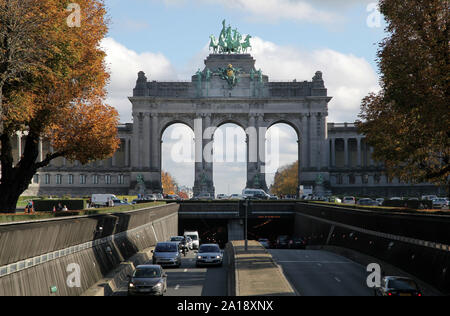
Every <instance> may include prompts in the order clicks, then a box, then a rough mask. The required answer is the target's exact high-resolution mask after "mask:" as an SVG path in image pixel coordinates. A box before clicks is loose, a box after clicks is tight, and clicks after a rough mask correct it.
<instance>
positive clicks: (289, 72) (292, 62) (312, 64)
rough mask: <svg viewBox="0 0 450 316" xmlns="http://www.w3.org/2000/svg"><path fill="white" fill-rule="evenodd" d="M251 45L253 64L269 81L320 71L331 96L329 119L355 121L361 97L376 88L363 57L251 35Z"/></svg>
mask: <svg viewBox="0 0 450 316" xmlns="http://www.w3.org/2000/svg"><path fill="white" fill-rule="evenodd" d="M252 46H253V51H252V52H251V54H252V55H253V57H254V58H255V59H256V66H257V67H258V68H261V69H262V71H263V72H264V73H265V74H267V75H268V76H269V79H270V80H272V81H273V80H283V81H292V80H293V79H297V80H298V81H304V80H308V81H310V80H311V78H312V77H313V76H314V74H315V72H316V71H318V70H320V71H322V72H323V76H324V80H325V85H326V87H327V88H328V95H330V96H333V100H332V101H331V103H330V107H329V109H330V112H329V114H330V116H329V121H330V122H344V121H348V122H352V121H354V120H355V119H356V118H357V114H358V113H359V106H360V104H361V100H362V98H363V97H364V96H366V95H367V94H368V93H369V92H371V91H377V90H378V89H379V85H378V76H377V74H376V72H375V70H374V69H373V68H372V66H371V65H370V64H369V63H368V62H367V61H366V60H365V59H364V58H361V57H357V56H355V55H352V54H343V53H340V52H337V51H334V50H331V49H322V50H315V51H302V50H299V49H296V48H292V47H287V46H278V45H276V44H274V43H271V42H268V41H264V40H262V39H260V38H254V39H253V41H252Z"/></svg>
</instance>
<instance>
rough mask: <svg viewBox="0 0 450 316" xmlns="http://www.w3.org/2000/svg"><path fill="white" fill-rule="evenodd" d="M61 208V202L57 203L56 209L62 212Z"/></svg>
mask: <svg viewBox="0 0 450 316" xmlns="http://www.w3.org/2000/svg"><path fill="white" fill-rule="evenodd" d="M62 210H63V206H62V204H61V203H58V207H57V208H56V211H58V212H62Z"/></svg>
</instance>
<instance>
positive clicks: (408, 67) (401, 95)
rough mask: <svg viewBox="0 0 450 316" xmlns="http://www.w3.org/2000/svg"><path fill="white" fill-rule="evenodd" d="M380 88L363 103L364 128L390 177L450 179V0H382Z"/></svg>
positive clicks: (379, 56) (376, 157)
mask: <svg viewBox="0 0 450 316" xmlns="http://www.w3.org/2000/svg"><path fill="white" fill-rule="evenodd" d="M380 11H381V13H382V14H384V16H385V18H386V21H387V29H386V31H387V32H388V34H389V36H388V37H387V38H386V39H384V40H383V41H382V42H381V44H380V49H379V51H378V65H379V68H380V73H381V88H382V90H381V92H379V93H378V94H370V95H369V96H367V97H366V98H365V99H364V100H363V102H362V105H361V113H360V119H361V122H359V128H360V131H361V132H362V133H363V134H365V135H366V136H367V141H368V142H369V144H370V145H371V146H373V147H374V159H376V160H380V161H384V162H385V164H386V168H387V172H388V174H389V176H390V177H398V178H399V179H401V180H403V181H406V182H412V183H420V182H433V183H436V184H447V185H449V178H450V120H449V114H450V111H449V100H450V95H449V89H450V82H449V78H450V60H449V46H448V43H449V37H448V30H449V1H447V0H446V1H443V0H404V1H397V0H381V1H380Z"/></svg>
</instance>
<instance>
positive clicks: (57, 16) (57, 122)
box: [0, 0, 119, 211]
mask: <svg viewBox="0 0 450 316" xmlns="http://www.w3.org/2000/svg"><path fill="white" fill-rule="evenodd" d="M70 2H72V1H67V0H0V53H1V54H0V55H1V56H0V115H1V121H0V122H1V124H0V125H1V126H0V141H1V156H0V158H1V166H2V174H1V183H0V209H1V210H2V211H13V210H15V203H16V202H17V198H18V197H19V196H20V194H21V193H23V192H24V191H25V190H26V189H27V187H28V184H29V183H30V181H31V179H32V177H33V175H34V174H35V173H36V171H37V170H38V169H39V168H42V167H45V166H47V165H48V164H49V163H50V161H51V160H53V159H55V158H58V157H66V158H67V159H69V160H72V161H75V160H78V161H80V162H81V163H83V164H86V163H88V162H90V161H92V160H97V159H104V158H107V157H109V156H111V155H112V154H113V153H114V152H115V150H116V149H117V148H118V146H119V140H118V138H117V125H118V113H117V111H116V110H114V109H113V108H112V107H110V106H108V105H105V103H104V100H105V96H106V91H105V86H106V84H107V83H108V80H109V75H108V73H107V71H106V66H105V63H104V58H105V53H104V52H103V51H102V50H101V49H100V47H99V44H100V41H101V40H102V39H103V38H104V36H105V35H106V33H107V22H106V20H105V14H106V11H105V7H104V3H103V1H102V0H77V1H76V2H77V4H79V5H80V7H81V24H80V27H70V25H69V24H68V23H67V18H68V16H69V14H70V13H71V12H67V11H66V8H67V7H68V4H69V3H70ZM16 132H24V133H25V135H27V137H26V142H25V144H24V153H23V156H22V158H21V160H20V161H19V162H18V163H17V164H16V165H14V159H13V156H12V143H11V140H12V138H13V136H14V135H15V134H16ZM40 139H42V140H43V141H44V142H49V143H50V145H51V146H52V148H53V151H52V152H51V153H48V155H47V156H46V157H44V160H43V161H37V158H38V144H39V140H40Z"/></svg>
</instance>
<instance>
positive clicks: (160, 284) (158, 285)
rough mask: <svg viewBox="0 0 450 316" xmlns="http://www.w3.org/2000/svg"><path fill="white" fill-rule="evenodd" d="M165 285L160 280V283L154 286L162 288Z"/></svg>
mask: <svg viewBox="0 0 450 316" xmlns="http://www.w3.org/2000/svg"><path fill="white" fill-rule="evenodd" d="M162 286H163V284H162V282H159V283H158V284H156V285H155V286H154V287H155V288H161V287H162Z"/></svg>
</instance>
